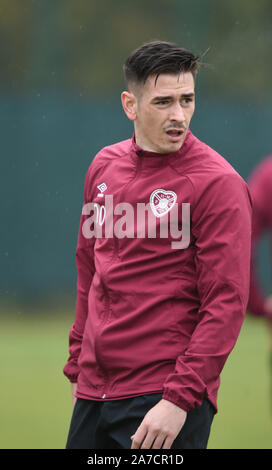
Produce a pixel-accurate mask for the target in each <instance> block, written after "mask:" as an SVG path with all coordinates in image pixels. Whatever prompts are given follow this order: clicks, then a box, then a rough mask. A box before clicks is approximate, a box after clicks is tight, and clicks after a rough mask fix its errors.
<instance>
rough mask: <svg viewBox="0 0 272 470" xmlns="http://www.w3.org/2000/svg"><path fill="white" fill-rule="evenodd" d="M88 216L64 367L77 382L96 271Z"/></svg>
mask: <svg viewBox="0 0 272 470" xmlns="http://www.w3.org/2000/svg"><path fill="white" fill-rule="evenodd" d="M89 174H90V169H89V170H88V172H87V174H86V177H85V184H84V204H86V203H87V202H88V199H89V197H88V192H89V189H90V187H89V184H90V182H89V179H90V178H89ZM87 218H88V215H84V214H81V218H80V224H79V231H78V238H77V246H76V267H77V296H76V309H75V321H74V323H73V325H72V326H71V328H70V332H69V358H68V361H67V363H66V365H65V366H64V368H63V373H64V375H66V377H67V378H68V379H69V380H70V382H77V377H78V374H79V368H78V363H77V362H78V357H79V354H80V351H81V343H82V338H83V333H84V328H85V322H86V319H87V315H88V294H89V289H90V286H91V283H92V279H93V276H94V272H95V266H94V256H93V251H94V241H95V240H94V238H85V237H84V235H83V233H82V225H83V223H84V221H85V220H86V219H87Z"/></svg>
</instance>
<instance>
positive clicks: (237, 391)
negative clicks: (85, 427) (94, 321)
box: [0, 309, 272, 449]
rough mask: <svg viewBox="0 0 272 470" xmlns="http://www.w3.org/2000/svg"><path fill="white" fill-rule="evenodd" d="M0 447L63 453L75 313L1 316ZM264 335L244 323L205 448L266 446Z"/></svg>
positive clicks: (271, 425)
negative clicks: (68, 362)
mask: <svg viewBox="0 0 272 470" xmlns="http://www.w3.org/2000/svg"><path fill="white" fill-rule="evenodd" d="M0 318H1V330H0V357H1V401H0V422H1V427H0V448H2V449H16V448H18V449H37V448H39V449H54V448H60V449H61V448H64V447H65V442H66V435H67V431H68V427H69V423H70V418H71V412H72V404H71V392H70V384H69V382H68V380H67V379H66V378H65V377H64V375H63V373H62V368H63V366H64V364H65V362H66V359H67V355H68V331H69V327H70V325H71V323H72V321H73V312H72V311H71V309H70V311H68V312H66V314H64V313H62V312H60V311H59V309H57V311H56V312H54V311H52V310H50V312H48V314H45V313H44V312H42V313H41V312H36V314H34V313H29V314H25V313H19V312H16V310H15V311H14V312H10V313H9V314H7V312H4V311H2V313H1V317H0ZM269 387H270V380H269V356H268V333H267V330H266V325H265V323H264V322H263V321H262V320H256V319H252V318H247V319H246V321H245V323H244V325H243V328H242V331H241V334H240V337H239V340H238V342H237V345H236V347H235V348H234V350H233V352H232V354H231V355H230V357H229V359H228V362H227V363H226V366H225V369H224V371H223V373H222V376H221V388H220V391H219V400H218V404H219V412H218V414H217V415H216V417H215V419H214V424H213V427H212V431H211V436H210V441H209V448H210V449H217V448H221V449H234V448H238V449H253V448H254V449H264V448H267V449H271V448H272V414H271V408H270V401H269V394H270V388H269Z"/></svg>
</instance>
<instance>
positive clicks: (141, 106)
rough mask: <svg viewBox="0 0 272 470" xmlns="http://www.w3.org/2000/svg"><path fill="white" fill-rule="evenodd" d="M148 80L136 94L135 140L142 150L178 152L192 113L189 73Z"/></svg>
mask: <svg viewBox="0 0 272 470" xmlns="http://www.w3.org/2000/svg"><path fill="white" fill-rule="evenodd" d="M155 78H156V77H155V76H151V77H148V79H147V81H146V83H145V85H144V86H143V87H142V89H141V94H135V100H136V103H135V110H136V111H135V119H133V120H134V123H135V137H136V143H137V144H138V145H139V146H140V147H141V148H143V149H144V150H149V151H151V152H156V153H172V152H177V151H178V150H179V149H180V148H181V146H182V144H183V142H184V140H185V137H186V134H187V131H188V129H189V125H190V121H191V118H192V116H193V113H194V110H195V83H194V78H193V75H192V73H191V72H186V73H182V74H180V75H171V74H161V75H159V77H158V79H157V82H156V84H155Z"/></svg>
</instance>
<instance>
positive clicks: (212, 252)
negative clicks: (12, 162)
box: [64, 41, 251, 449]
mask: <svg viewBox="0 0 272 470" xmlns="http://www.w3.org/2000/svg"><path fill="white" fill-rule="evenodd" d="M199 66H200V59H199V58H198V57H196V56H195V55H194V54H192V53H191V52H189V51H187V50H185V49H183V48H181V47H179V46H178V45H176V44H173V43H168V42H162V41H151V42H149V43H146V44H144V45H142V46H141V47H139V48H138V49H137V50H135V51H134V52H133V53H132V54H131V55H130V57H129V58H128V59H127V61H126V62H125V65H124V73H125V79H126V85H127V90H126V91H124V92H123V93H122V95H121V101H122V106H123V109H124V111H125V113H126V115H127V117H128V119H130V120H131V121H132V122H133V124H134V133H133V136H132V138H131V139H128V140H125V141H122V142H119V143H117V144H114V145H110V146H108V147H105V148H103V149H102V150H101V151H100V152H99V153H98V154H97V155H96V157H95V158H94V160H93V162H92V163H91V165H90V167H89V169H88V171H87V175H86V179H85V186H84V206H83V210H82V217H81V221H80V228H79V235H78V243H77V250H76V261H77V269H78V281H77V304H76V313H75V321H74V324H73V325H72V327H71V330H70V335H69V344H70V346H69V351H70V356H69V359H68V362H67V364H66V365H65V367H64V373H65V375H66V376H67V377H68V378H69V380H70V381H71V382H72V389H73V393H74V395H75V397H76V398H75V407H74V412H73V416H72V420H71V425H70V431H69V435H68V441H67V448H69V449H70V448H89V449H115V448H116V449H118V448H132V449H136V448H141V449H151V448H152V449H160V448H162V449H170V448H172V449H186V448H206V446H207V442H208V437H209V433H210V426H211V423H212V420H213V416H214V414H215V412H216V411H217V392H218V387H219V381H220V378H219V376H220V373H221V370H222V368H223V366H224V363H225V361H226V359H227V357H228V355H229V353H230V352H231V350H232V348H233V347H234V345H235V342H236V340H237V337H238V334H239V331H240V328H241V324H242V321H243V318H244V315H245V310H246V305H247V301H248V290H249V265H250V237H251V202H250V197H249V193H248V189H247V185H246V184H245V182H244V180H243V179H242V178H241V177H240V175H239V174H238V173H237V172H236V171H235V170H234V169H233V168H232V167H231V165H230V164H229V163H228V162H227V161H226V160H225V159H224V158H223V157H222V156H220V155H219V154H218V153H216V152H215V151H214V150H212V149H211V148H210V147H209V146H207V145H206V144H204V143H203V142H201V141H199V140H198V139H197V138H196V137H195V136H194V135H193V134H192V132H191V131H190V128H189V126H190V121H191V118H192V116H193V113H194V109H195V77H196V74H197V71H198V68H199ZM143 208H144V209H143ZM188 208H189V209H188ZM111 214H112V217H110V215H111ZM142 214H143V217H141V215H142ZM169 219H170V220H169ZM175 224H176V229H177V228H178V230H176V231H174V233H173V231H172V228H173V227H174V226H175ZM181 227H182V230H181V231H180V228H181ZM188 228H189V231H188ZM169 232H170V233H169ZM185 232H186V233H185ZM188 232H189V237H188ZM177 238H182V240H179V241H177Z"/></svg>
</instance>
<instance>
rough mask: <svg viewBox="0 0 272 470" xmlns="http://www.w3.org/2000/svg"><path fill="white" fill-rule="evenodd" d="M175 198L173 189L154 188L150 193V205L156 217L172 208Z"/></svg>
mask: <svg viewBox="0 0 272 470" xmlns="http://www.w3.org/2000/svg"><path fill="white" fill-rule="evenodd" d="M176 200H177V195H176V193H174V191H165V189H155V191H153V193H152V194H151V195H150V207H151V209H152V212H153V214H154V215H155V216H156V217H162V216H163V215H164V214H167V213H168V212H169V211H170V210H171V209H172V207H173V206H174V205H175V202H176Z"/></svg>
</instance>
